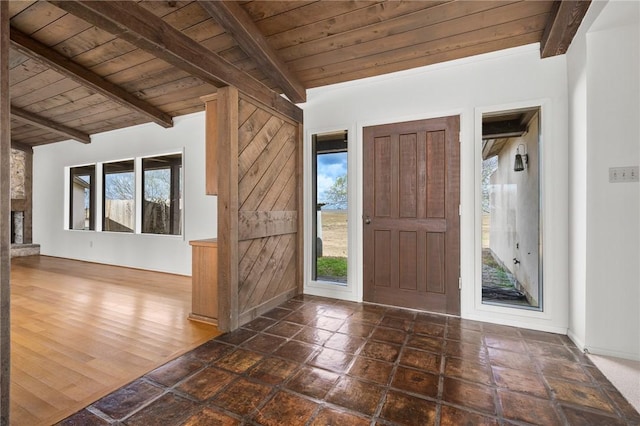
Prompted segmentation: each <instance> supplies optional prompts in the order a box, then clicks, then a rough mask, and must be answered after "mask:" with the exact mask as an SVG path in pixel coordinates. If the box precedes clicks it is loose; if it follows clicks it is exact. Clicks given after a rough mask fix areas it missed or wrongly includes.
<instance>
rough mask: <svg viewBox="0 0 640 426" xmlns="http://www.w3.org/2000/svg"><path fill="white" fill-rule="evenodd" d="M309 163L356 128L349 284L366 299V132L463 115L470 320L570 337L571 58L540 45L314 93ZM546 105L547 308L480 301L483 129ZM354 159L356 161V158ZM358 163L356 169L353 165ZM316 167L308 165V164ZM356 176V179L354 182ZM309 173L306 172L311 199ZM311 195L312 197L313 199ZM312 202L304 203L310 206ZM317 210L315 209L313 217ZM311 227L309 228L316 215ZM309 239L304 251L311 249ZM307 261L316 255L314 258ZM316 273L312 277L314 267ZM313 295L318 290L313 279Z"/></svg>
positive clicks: (308, 117)
mask: <svg viewBox="0 0 640 426" xmlns="http://www.w3.org/2000/svg"><path fill="white" fill-rule="evenodd" d="M307 99H308V102H307V103H306V104H305V105H303V109H304V117H305V129H306V135H305V149H306V152H305V161H307V162H308V161H310V160H309V159H310V150H309V149H308V147H309V145H310V137H311V135H312V134H314V133H322V132H326V131H330V130H335V129H347V130H349V138H350V140H349V144H350V145H349V150H350V152H349V156H350V172H349V173H350V175H349V184H350V195H351V196H353V197H354V198H355V200H354V201H355V202H353V203H352V202H351V201H350V202H349V205H350V207H351V206H353V207H351V208H352V209H353V212H352V216H350V224H354V226H351V228H350V229H351V231H350V232H351V234H350V242H351V241H355V242H356V243H357V244H356V247H355V248H354V250H353V251H350V253H349V261H350V262H354V263H350V266H349V270H350V274H351V272H352V271H355V272H354V274H355V275H353V276H352V275H350V277H349V279H350V281H352V283H353V280H355V281H356V282H355V287H356V292H355V293H354V294H355V297H356V300H361V298H362V262H361V259H362V243H361V242H362V220H361V215H362V191H361V188H360V185H361V182H362V155H361V143H362V128H363V126H369V125H377V124H383V123H392V122H399V121H406V120H413V119H420V118H431V117H440V116H447V115H460V116H461V134H462V140H461V142H462V146H461V202H462V218H461V243H462V244H461V275H462V315H463V316H464V317H466V318H473V319H479V320H485V321H491V322H498V323H504V324H512V325H518V326H527V327H533V328H538V329H543V330H549V331H557V332H561V333H566V330H567V325H568V316H567V304H568V301H567V291H568V290H567V288H568V286H567V281H568V273H567V258H568V255H567V252H568V249H567V197H568V187H567V161H568V158H567V125H566V122H567V114H566V112H567V83H566V62H565V58H564V56H559V57H553V58H549V59H545V60H541V59H540V55H539V50H538V45H529V46H524V47H521V48H516V49H510V50H507V51H502V52H496V53H492V54H487V55H482V56H478V57H474V58H467V59H463V60H458V61H453V62H449V63H446V64H438V65H434V66H429V67H425V68H421V69H414V70H410V71H406V72H400V73H396V74H393V75H387V76H381V77H375V78H371V79H365V80H360V81H356V82H350V83H345V84H339V85H335V86H329V87H323V88H317V89H312V90H309V91H308V96H307ZM537 105H542V106H543V108H542V118H541V120H542V127H543V137H544V138H547V139H548V141H549V143H547V144H546V145H545V146H544V150H543V156H544V158H543V160H542V164H544V166H543V167H544V170H543V176H544V178H543V179H544V182H543V183H542V184H543V186H544V187H545V188H546V192H545V197H544V200H543V203H544V205H545V208H546V210H545V214H544V218H543V220H544V224H545V228H544V238H545V253H544V256H545V257H544V262H545V263H544V282H545V287H546V295H545V310H544V312H531V311H526V310H517V309H512V308H501V307H493V306H487V305H482V304H481V262H480V165H481V154H480V132H481V130H480V129H481V117H482V113H483V112H488V111H498V110H507V109H515V108H524V107H531V106H537ZM352 159H353V161H352ZM352 164H353V165H354V167H351V165H352ZM307 169H308V168H307ZM352 178H354V179H352ZM309 182H310V176H309V175H308V172H307V175H305V185H306V189H307V190H306V191H305V194H306V195H307V194H308V192H309V190H310V186H309ZM307 198H308V197H307ZM309 203H310V200H309V199H306V200H305V205H306V206H308V205H309ZM308 212H309V209H307V210H306V214H307V216H308V214H309V213H308ZM306 219H307V221H306V222H307V224H308V222H309V217H307V218H306ZM309 244H310V243H309V242H307V244H306V245H305V246H306V247H305V248H308V247H309ZM305 257H307V258H308V257H309V255H308V252H307V253H305ZM307 272H308V271H307ZM306 276H307V282H306V287H305V291H306V292H314V293H316V294H322V289H318V288H314V287H313V286H312V285H311V284H310V283H309V282H308V279H309V274H308V273H307V275H306Z"/></svg>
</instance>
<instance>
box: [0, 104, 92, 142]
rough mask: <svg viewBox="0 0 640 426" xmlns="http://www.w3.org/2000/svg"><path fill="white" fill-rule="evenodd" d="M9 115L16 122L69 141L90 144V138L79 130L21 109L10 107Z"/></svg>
mask: <svg viewBox="0 0 640 426" xmlns="http://www.w3.org/2000/svg"><path fill="white" fill-rule="evenodd" d="M11 115H12V116H13V117H14V118H15V119H17V120H20V121H23V122H25V123H28V124H32V125H34V126H38V127H40V128H43V129H47V130H50V131H52V132H55V133H58V134H60V135H63V136H66V137H68V138H69V139H74V140H77V141H78V142H82V143H91V136H89V135H88V134H86V133H84V132H81V131H80V130H76V129H72V128H71V127H67V126H65V125H63V124H60V123H56V122H55V121H51V120H49V119H48V118H44V117H40V116H38V115H35V114H33V113H30V112H28V111H25V110H23V109H20V108H17V107H14V106H12V107H11Z"/></svg>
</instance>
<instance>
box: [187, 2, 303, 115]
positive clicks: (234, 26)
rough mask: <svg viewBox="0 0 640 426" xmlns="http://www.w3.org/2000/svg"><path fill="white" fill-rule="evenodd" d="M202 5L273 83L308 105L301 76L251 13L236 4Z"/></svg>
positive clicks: (205, 3) (289, 95) (296, 101)
mask: <svg viewBox="0 0 640 426" xmlns="http://www.w3.org/2000/svg"><path fill="white" fill-rule="evenodd" d="M199 3H200V6H202V8H203V9H204V10H206V11H207V13H208V14H209V15H211V17H212V18H213V19H215V20H216V21H217V22H218V23H219V24H220V25H222V28H224V29H225V31H226V32H228V33H229V34H231V36H233V38H234V39H235V41H236V42H237V43H238V45H240V48H242V50H244V52H245V53H246V54H247V55H248V56H249V57H251V58H252V59H254V60H255V61H256V62H257V63H258V65H259V66H260V67H261V70H262V72H264V73H265V74H266V75H267V76H269V78H271V80H273V81H274V82H275V83H276V84H278V86H279V87H280V88H281V89H282V91H283V92H284V94H285V95H287V97H288V98H289V99H290V100H291V101H292V102H295V103H300V102H306V101H307V92H306V90H305V87H304V85H303V84H302V83H301V82H300V80H299V79H298V77H297V76H296V75H295V74H294V73H293V72H291V70H289V68H288V67H287V65H286V64H285V63H284V62H283V61H282V60H281V59H280V57H279V56H278V54H277V53H276V51H275V50H273V48H272V47H271V46H270V45H269V43H268V42H267V39H266V38H265V37H264V35H263V34H262V32H260V30H259V29H258V27H257V26H256V24H255V23H254V22H253V20H252V19H251V17H250V16H249V14H248V13H247V12H246V11H245V10H244V9H243V8H242V6H241V5H240V3H237V2H235V1H210V0H206V1H205V0H200V1H199Z"/></svg>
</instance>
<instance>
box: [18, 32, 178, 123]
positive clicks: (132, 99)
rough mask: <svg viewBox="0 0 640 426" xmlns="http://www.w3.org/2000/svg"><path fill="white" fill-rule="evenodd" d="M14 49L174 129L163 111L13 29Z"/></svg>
mask: <svg viewBox="0 0 640 426" xmlns="http://www.w3.org/2000/svg"><path fill="white" fill-rule="evenodd" d="M11 45H12V47H13V48H14V49H15V50H17V51H18V52H20V53H22V54H23V55H25V56H27V57H29V58H32V59H34V60H36V61H38V62H42V63H44V64H46V65H47V66H49V67H51V68H53V69H54V70H56V71H57V72H59V73H60V74H62V75H64V76H66V77H68V78H70V79H72V80H74V81H76V82H77V83H78V84H81V85H83V86H85V87H88V88H89V89H91V90H93V91H95V92H97V93H99V94H101V95H102V96H104V97H106V98H107V99H109V100H111V101H114V102H117V103H118V104H120V105H123V106H125V107H127V108H131V109H132V110H135V111H137V112H139V113H141V114H143V115H144V116H146V117H148V118H150V119H151V121H153V122H154V123H157V124H159V125H161V126H162V127H165V128H166V127H172V126H173V119H172V118H171V116H170V115H169V114H167V113H165V112H163V111H160V110H159V109H158V108H156V107H154V106H153V105H151V104H149V103H147V102H145V101H143V100H141V99H139V98H137V97H136V96H134V95H132V94H131V93H129V92H127V91H126V90H124V89H123V88H121V87H120V86H118V85H116V84H113V83H111V82H110V81H108V80H105V79H104V78H102V77H101V76H99V75H98V74H96V73H94V72H92V71H90V70H88V69H86V68H84V67H83V66H81V65H79V64H77V63H75V62H73V61H72V60H71V59H69V58H67V57H66V56H64V55H62V54H60V53H58V52H57V51H55V50H53V49H51V48H50V47H48V46H45V45H44V44H42V43H40V42H39V41H37V40H35V39H33V38H31V37H29V36H28V35H26V34H24V33H22V32H20V31H18V30H16V29H15V28H11Z"/></svg>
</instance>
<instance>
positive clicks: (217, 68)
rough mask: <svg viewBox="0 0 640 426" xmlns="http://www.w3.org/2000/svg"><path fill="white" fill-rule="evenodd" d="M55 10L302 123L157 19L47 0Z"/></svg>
mask: <svg viewBox="0 0 640 426" xmlns="http://www.w3.org/2000/svg"><path fill="white" fill-rule="evenodd" d="M50 3H52V4H54V5H56V6H58V7H59V8H61V9H63V10H65V11H67V12H69V13H71V14H73V15H75V16H77V17H79V18H81V19H83V20H85V21H87V22H89V23H91V24H92V25H95V26H96V27H98V28H101V29H103V30H105V31H107V32H110V33H111V34H114V35H116V36H117V37H119V38H121V39H123V40H126V41H128V42H129V43H131V44H133V45H134V46H136V47H137V48H139V49H142V50H144V51H146V52H149V53H151V54H152V55H154V56H155V57H157V58H159V59H162V60H163V61H165V62H168V63H170V64H172V65H174V66H175V67H177V68H180V69H181V70H183V71H185V72H188V73H189V74H191V75H194V76H197V77H199V78H201V79H202V80H204V81H205V82H207V83H209V84H212V85H214V86H216V87H224V86H235V87H237V88H238V89H239V90H240V91H242V92H243V93H245V94H246V95H248V96H251V97H252V98H254V99H256V100H257V101H259V102H261V103H263V104H265V105H267V106H269V107H271V108H273V109H275V110H277V111H279V112H280V113H282V114H284V115H286V116H288V117H291V118H293V119H294V120H296V121H302V110H301V109H300V108H298V107H297V106H296V105H295V104H293V103H291V102H289V101H288V100H286V99H285V98H283V97H282V96H280V95H279V94H278V93H276V92H274V91H273V90H271V89H270V88H268V87H267V86H265V85H264V84H262V83H261V82H259V81H257V80H256V79H254V78H253V77H252V76H250V75H249V74H247V73H245V72H243V71H241V70H240V69H238V68H237V67H235V66H234V65H233V64H231V63H229V62H227V61H225V60H224V59H223V58H222V57H220V56H219V55H217V54H216V53H214V52H212V51H211V50H209V49H207V48H206V47H204V46H202V45H201V44H199V43H197V42H195V41H194V40H193V39H191V38H189V37H188V36H186V35H185V34H183V33H182V32H180V31H179V30H177V29H175V28H174V27H172V26H171V25H169V24H168V23H166V22H165V21H163V20H162V19H161V18H159V17H158V16H156V15H154V14H153V13H151V12H149V11H148V10H146V9H144V8H143V7H141V6H138V5H137V4H136V3H133V2H128V1H77V0H75V1H63V0H62V1H61V0H50Z"/></svg>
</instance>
